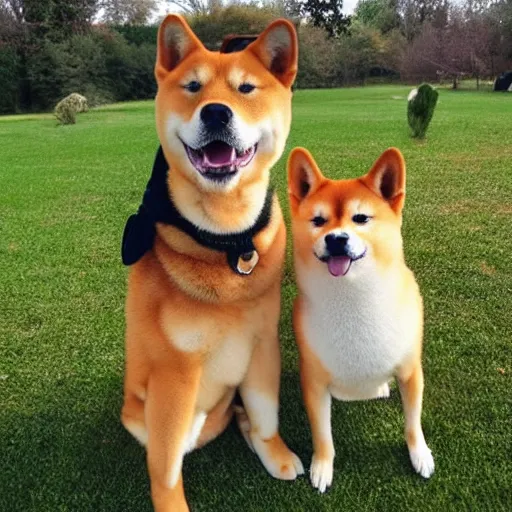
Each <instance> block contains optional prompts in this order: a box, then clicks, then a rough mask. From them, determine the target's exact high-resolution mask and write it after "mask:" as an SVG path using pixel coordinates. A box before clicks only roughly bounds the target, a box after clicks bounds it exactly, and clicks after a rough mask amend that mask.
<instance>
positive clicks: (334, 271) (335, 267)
mask: <svg viewBox="0 0 512 512" xmlns="http://www.w3.org/2000/svg"><path fill="white" fill-rule="evenodd" d="M351 263H352V260H351V259H350V258H349V257H348V256H335V257H332V258H330V259H329V261H328V262H327V268H328V269H329V272H330V273H331V275H332V276H334V277H338V276H344V275H345V274H346V273H347V272H348V269H349V268H350V264H351Z"/></svg>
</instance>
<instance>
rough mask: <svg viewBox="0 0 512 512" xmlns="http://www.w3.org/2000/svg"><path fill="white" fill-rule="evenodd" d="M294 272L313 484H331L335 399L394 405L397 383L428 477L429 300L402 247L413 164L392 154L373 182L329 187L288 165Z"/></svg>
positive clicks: (305, 163) (307, 161) (302, 167)
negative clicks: (393, 383) (425, 349)
mask: <svg viewBox="0 0 512 512" xmlns="http://www.w3.org/2000/svg"><path fill="white" fill-rule="evenodd" d="M288 191H289V199H290V204H291V212H292V229H293V244H294V263H295V269H296V274H297V284H298V288H299V296H298V297H297V299H296V302H295V307H294V315H293V320H294V329H295V335H296V340H297V344H298V347H299V352H300V377H301V386H302V391H303V398H304V402H305V406H306V410H307V413H308V418H309V422H310V425H311V430H312V436H313V450H314V454H313V460H312V463H311V468H310V477H311V483H312V484H313V486H314V487H315V488H317V489H319V490H320V491H321V492H324V491H325V490H326V488H327V487H329V486H330V485H331V482H332V477H333V460H334V445H333V440H332V433H331V396H333V397H335V398H337V399H339V400H364V399H370V398H378V397H387V396H389V385H388V382H389V380H390V379H391V378H392V377H393V376H396V378H397V380H398V383H399V387H400V392H401V395H402V401H403V406H404V412H405V433H406V440H407V445H408V448H409V454H410V458H411V462H412V465H413V466H414V469H415V470H416V471H417V472H418V473H420V475H422V476H423V477H425V478H428V477H430V476H431V475H432V473H433V471H434V460H433V458H432V454H431V452H430V449H429V448H428V446H427V444H426V442H425V438H424V436H423V431H422V428H421V408H422V397H423V371H422V365H421V353H422V336H423V305H422V298H421V295H420V292H419V289H418V285H417V284H416V281H415V278H414V275H413V273H412V272H411V271H410V270H409V269H408V268H407V266H406V264H405V261H404V254H403V248H402V237H401V232H400V231H401V224H402V208H403V206H404V200H405V163H404V160H403V158H402V155H401V153H400V152H399V151H398V150H397V149H394V148H392V149H388V150H387V151H386V152H384V153H383V154H382V155H381V157H380V158H379V159H378V160H377V162H376V163H375V164H374V166H373V167H372V169H371V170H370V172H369V173H368V174H366V175H365V176H363V177H361V178H359V179H351V180H340V181H333V180H329V179H326V178H324V176H323V175H322V173H321V171H320V169H319V168H318V166H317V165H316V163H315V161H314V160H313V157H312V156H311V154H310V153H309V152H308V151H306V150H305V149H302V148H296V149H295V150H293V152H292V154H291V155H290V158H289V160H288Z"/></svg>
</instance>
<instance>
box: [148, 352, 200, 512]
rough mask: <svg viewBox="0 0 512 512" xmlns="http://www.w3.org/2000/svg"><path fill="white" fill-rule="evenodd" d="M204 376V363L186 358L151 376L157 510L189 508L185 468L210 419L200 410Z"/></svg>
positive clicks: (152, 469)
mask: <svg viewBox="0 0 512 512" xmlns="http://www.w3.org/2000/svg"><path fill="white" fill-rule="evenodd" d="M176 359H179V358H176ZM176 359H175V358H173V361H174V363H176ZM200 377H201V369H200V366H199V365H197V366H196V365H192V364H190V363H188V362H185V361H179V364H169V365H166V366H165V367H161V368H157V369H154V370H153V371H152V372H151V375H150V377H149V382H148V390H147V398H146V425H147V429H148V444H147V458H148V469H149V476H150V480H151V496H152V499H153V505H154V508H155V512H188V510H189V508H188V506H187V502H186V499H185V494H184V490H183V481H182V477H181V468H182V464H183V457H184V455H185V454H186V453H187V452H189V451H191V450H192V449H193V448H194V447H195V445H196V442H197V439H198V437H199V434H200V432H201V429H202V427H203V425H204V422H205V420H206V414H205V413H202V412H198V411H197V410H196V399H197V392H198V389H199V381H200Z"/></svg>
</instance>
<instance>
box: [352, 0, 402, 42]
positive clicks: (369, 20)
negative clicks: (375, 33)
mask: <svg viewBox="0 0 512 512" xmlns="http://www.w3.org/2000/svg"><path fill="white" fill-rule="evenodd" d="M354 17H355V19H357V20H358V21H359V22H361V23H363V24H364V25H367V26H368V27H373V28H376V29H377V30H380V31H381V32H382V33H383V34H386V33H387V32H390V31H391V30H393V29H395V28H398V27H399V26H400V16H399V15H398V9H397V0H361V1H360V2H359V3H358V4H357V7H356V10H355V13H354Z"/></svg>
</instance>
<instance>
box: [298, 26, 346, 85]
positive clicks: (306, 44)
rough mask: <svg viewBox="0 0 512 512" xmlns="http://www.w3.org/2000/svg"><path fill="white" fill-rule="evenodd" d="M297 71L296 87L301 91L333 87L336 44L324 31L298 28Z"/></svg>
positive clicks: (309, 27)
mask: <svg viewBox="0 0 512 512" xmlns="http://www.w3.org/2000/svg"><path fill="white" fill-rule="evenodd" d="M298 33H299V44H300V50H299V71H298V73H297V80H296V82H295V84H296V86H297V87H298V88H301V89H313V88H323V87H333V86H334V85H336V78H337V74H338V73H337V69H336V64H337V50H338V46H337V43H336V42H335V41H334V40H333V39H332V38H329V37H328V36H327V32H325V30H323V29H321V28H318V27H314V26H311V25H302V26H300V27H299V31H298Z"/></svg>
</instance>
